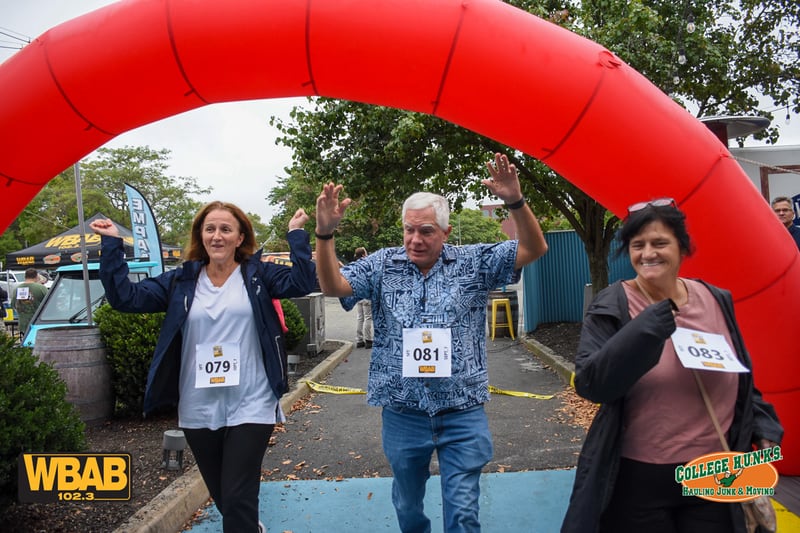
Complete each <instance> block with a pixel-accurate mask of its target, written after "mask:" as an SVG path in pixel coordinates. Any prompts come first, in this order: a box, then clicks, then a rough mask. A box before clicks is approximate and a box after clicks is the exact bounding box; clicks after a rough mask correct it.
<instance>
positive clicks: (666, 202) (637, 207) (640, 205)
mask: <svg viewBox="0 0 800 533" xmlns="http://www.w3.org/2000/svg"><path fill="white" fill-rule="evenodd" d="M650 206H652V207H678V204H676V203H675V200H674V199H673V198H656V199H655V200H650V201H649V202H637V203H635V204H633V205H630V206H628V214H629V215H630V214H631V213H635V212H636V211H641V210H642V209H644V208H645V207H650Z"/></svg>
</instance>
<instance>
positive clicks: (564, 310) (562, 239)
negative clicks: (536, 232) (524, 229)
mask: <svg viewBox="0 0 800 533" xmlns="http://www.w3.org/2000/svg"><path fill="white" fill-rule="evenodd" d="M545 240H546V241H547V245H548V251H547V253H546V254H545V255H544V257H542V258H540V259H539V260H538V261H535V262H534V263H532V264H530V265H528V266H526V267H525V268H524V269H523V271H522V279H523V316H524V323H525V331H534V330H535V329H536V327H537V326H538V325H539V324H543V323H548V322H580V321H582V320H583V312H584V303H585V301H584V300H585V296H584V291H585V288H586V285H587V284H590V283H591V276H590V275H589V260H588V258H587V256H586V251H585V250H584V247H583V242H581V240H580V238H579V237H578V234H577V233H575V231H573V230H569V231H549V232H547V233H545ZM617 247H618V244H617V243H616V242H615V243H613V244H612V246H611V252H610V254H609V261H608V264H609V269H608V270H609V282H610V283H613V282H614V281H616V280H618V279H629V278H632V277H633V276H634V275H635V274H634V271H633V268H632V267H631V265H630V262H629V260H628V257H627V255H622V256H620V257H617V256H616V249H617ZM588 297H591V292H590V291H589V294H588Z"/></svg>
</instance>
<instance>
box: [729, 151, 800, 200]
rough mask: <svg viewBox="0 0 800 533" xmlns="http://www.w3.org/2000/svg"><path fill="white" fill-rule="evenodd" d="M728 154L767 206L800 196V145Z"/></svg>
mask: <svg viewBox="0 0 800 533" xmlns="http://www.w3.org/2000/svg"><path fill="white" fill-rule="evenodd" d="M729 150H730V152H731V154H732V155H733V157H734V158H736V160H737V161H738V162H739V164H740V165H741V166H742V169H743V170H744V171H745V174H747V177H749V178H750V181H752V182H753V185H755V187H756V189H758V191H759V192H760V193H761V196H763V197H764V199H765V200H766V201H767V202H770V201H772V199H773V198H775V197H776V196H788V197H789V198H792V197H794V196H797V195H800V145H793V146H752V147H747V148H730V149H729ZM798 214H800V213H798Z"/></svg>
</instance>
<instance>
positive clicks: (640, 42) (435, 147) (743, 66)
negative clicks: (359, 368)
mask: <svg viewBox="0 0 800 533" xmlns="http://www.w3.org/2000/svg"><path fill="white" fill-rule="evenodd" d="M509 3H511V4H513V5H516V6H517V7H520V8H522V9H526V10H528V11H530V12H532V13H534V14H536V15H539V16H542V17H544V18H548V19H550V20H551V21H552V22H554V23H557V24H561V25H564V26H566V27H568V28H569V29H571V30H573V31H575V32H577V33H579V34H582V35H584V36H586V37H588V38H590V39H593V40H595V41H597V42H599V43H600V44H602V45H604V46H606V47H607V48H609V49H610V50H611V51H612V52H614V53H616V54H617V55H618V56H619V57H620V58H621V59H623V60H624V61H625V62H627V63H628V64H630V65H631V66H632V67H633V68H635V69H637V70H638V71H639V72H641V73H642V74H644V75H645V76H646V77H648V78H649V79H650V80H651V81H652V82H653V83H654V84H655V85H657V86H658V87H660V88H661V89H662V90H664V91H665V92H666V93H668V94H671V95H672V96H673V98H674V99H675V100H676V101H678V102H679V103H681V104H682V105H684V106H686V107H688V108H689V109H696V113H697V115H698V116H707V115H715V114H732V115H736V114H752V113H759V114H763V115H767V116H769V115H770V113H769V112H767V111H760V110H759V107H758V106H759V102H760V101H761V100H763V99H767V100H770V101H772V103H773V104H774V106H777V107H781V106H788V107H789V108H791V109H792V110H793V111H795V112H797V111H800V58H798V46H800V45H798V41H799V40H800V38H798V32H797V31H796V28H797V27H798V25H800V14H799V13H800V7H799V6H798V4H797V2H796V1H794V0H776V1H770V2H754V1H750V0H742V1H739V0H732V1H715V2H673V1H664V0H661V1H655V0H652V1H643V0H634V1H630V0H594V1H592V0H588V1H582V2H551V1H525V0H515V1H512V2H509ZM690 21H691V22H692V23H693V24H694V27H695V30H694V31H693V32H689V31H688V29H687V24H688V23H689V22H690ZM680 57H683V58H686V61H685V62H684V61H683V60H679V58H680ZM784 109H785V107H784ZM770 118H771V117H770ZM272 122H273V124H274V125H276V126H277V127H278V129H279V130H280V131H281V133H282V136H281V137H279V138H278V140H277V142H278V143H280V144H283V145H285V146H287V147H289V148H291V149H292V150H293V165H292V167H291V169H289V174H288V176H287V177H286V178H285V180H284V181H283V182H282V183H281V184H280V186H279V187H278V188H277V189H276V190H275V191H273V192H274V193H275V194H274V195H271V197H270V198H271V199H272V200H273V201H276V202H283V207H284V209H286V210H287V212H292V211H293V209H290V206H291V207H295V206H303V207H306V209H309V208H313V205H314V198H316V194H318V192H319V190H320V186H321V184H322V183H323V182H326V181H329V180H332V181H335V182H337V183H342V184H343V185H344V186H345V190H346V193H347V195H348V196H350V197H352V198H353V199H354V200H355V205H354V207H355V208H356V209H355V210H354V212H353V213H350V212H348V216H347V218H346V220H347V219H349V218H350V217H351V216H352V219H351V222H352V223H354V224H355V223H356V222H357V221H358V220H359V219H367V216H366V214H365V215H360V214H359V213H358V206H362V208H363V209H364V210H365V211H366V212H368V213H369V217H370V218H371V219H372V220H375V221H381V222H386V221H389V220H396V218H397V209H398V208H399V204H400V203H401V202H402V200H403V198H405V197H406V196H408V194H410V193H411V192H414V191H416V190H420V189H426V190H431V191H434V192H438V193H440V194H444V195H445V196H447V197H448V198H450V200H451V201H452V203H453V204H454V206H455V209H456V210H457V209H459V208H460V206H461V203H462V202H463V201H465V199H467V198H469V197H472V198H475V199H480V198H482V197H483V196H484V195H485V191H484V190H483V188H482V185H481V184H480V181H479V179H478V177H479V176H481V172H482V171H483V164H484V162H485V161H487V160H488V159H489V158H490V157H491V155H492V154H493V153H494V152H502V153H505V154H506V155H508V157H509V159H510V160H511V161H512V162H513V163H514V164H515V165H516V166H517V168H518V170H519V173H520V178H521V181H522V186H523V192H524V194H525V196H526V197H527V198H528V199H529V200H530V201H531V203H532V205H533V208H534V212H536V213H537V215H538V216H539V217H542V218H548V217H550V216H552V215H553V210H555V211H556V212H558V213H560V215H561V216H562V217H563V218H564V219H566V221H568V222H569V224H570V225H571V226H572V228H573V229H574V230H575V231H576V232H577V234H578V235H579V236H580V238H581V240H582V241H583V243H584V247H585V249H586V252H587V255H588V256H589V267H590V272H591V276H592V283H593V285H594V288H595V290H597V289H599V288H602V287H604V286H605V285H607V284H608V268H607V263H606V258H607V256H608V251H609V249H610V245H611V242H612V240H613V237H614V235H615V232H616V229H617V227H618V225H619V220H618V219H617V218H616V217H614V216H612V215H611V214H610V213H608V212H607V211H606V209H605V208H604V207H603V206H601V205H600V204H598V203H597V202H596V201H594V200H593V199H592V198H589V197H588V196H587V195H586V194H585V193H583V192H582V191H581V190H579V189H578V188H577V187H575V186H574V185H572V184H570V183H569V182H567V181H566V180H565V179H563V178H562V177H561V176H559V175H557V174H556V173H555V172H554V171H552V170H551V169H549V168H548V167H546V166H545V165H543V164H542V163H541V162H539V161H537V160H535V159H534V158H531V157H529V156H527V155H526V154H523V153H520V152H519V151H517V150H513V149H511V148H509V147H507V146H503V145H501V144H499V143H497V142H495V141H492V140H491V139H488V138H486V137H483V136H480V135H478V134H476V133H473V132H470V131H468V130H466V129H464V128H461V127H458V126H455V125H453V124H449V123H446V122H444V121H442V120H439V119H437V118H435V117H431V116H427V115H422V114H418V113H412V112H407V111H402V110H397V109H391V108H384V107H377V106H369V105H365V104H359V103H354V102H346V101H337V100H332V99H327V98H319V99H316V100H314V101H313V107H312V108H311V109H309V110H303V109H300V108H295V109H294V110H293V112H292V114H291V115H290V120H289V122H286V123H284V122H283V121H279V120H276V119H274V118H273V121H272ZM762 136H766V137H767V138H768V139H769V140H770V141H774V140H775V139H776V138H777V132H776V130H775V129H774V128H772V129H770V130H767V131H766V132H764V133H763V134H762ZM292 193H301V194H297V195H296V196H292ZM283 216H286V215H285V213H284V214H283ZM390 227H391V226H390ZM363 229H364V228H363V227H362V233H360V235H367V233H363ZM341 234H342V235H352V234H353V232H352V231H350V228H349V227H346V226H345V224H343V225H342V227H341ZM345 249H346V248H343V247H341V246H340V243H338V242H337V250H339V251H340V252H341V251H342V250H345ZM348 249H349V248H348Z"/></svg>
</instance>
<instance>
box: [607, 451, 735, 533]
mask: <svg viewBox="0 0 800 533" xmlns="http://www.w3.org/2000/svg"><path fill="white" fill-rule="evenodd" d="M677 466H678V465H658V464H650V463H642V462H639V461H634V460H632V459H625V458H622V460H621V463H620V468H619V475H618V476H617V482H616V483H615V484H614V495H613V496H612V498H611V503H610V504H609V506H608V508H607V509H606V510H605V512H604V513H603V516H602V519H601V521H600V532H601V533H641V532H646V533H695V532H702V533H730V532H731V531H733V530H734V529H733V526H732V516H733V515H732V509H731V506H733V505H738V504H735V503H721V502H712V501H708V500H704V499H702V498H697V497H695V496H683V494H682V488H681V487H682V485H681V484H680V483H677V482H676V481H675V467H677ZM737 516H738V515H737Z"/></svg>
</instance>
